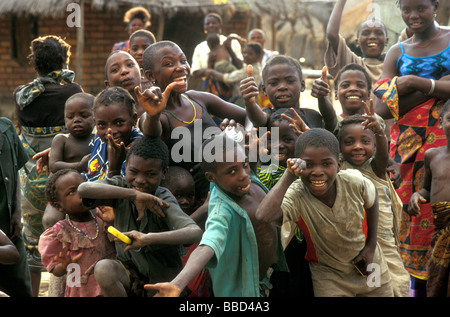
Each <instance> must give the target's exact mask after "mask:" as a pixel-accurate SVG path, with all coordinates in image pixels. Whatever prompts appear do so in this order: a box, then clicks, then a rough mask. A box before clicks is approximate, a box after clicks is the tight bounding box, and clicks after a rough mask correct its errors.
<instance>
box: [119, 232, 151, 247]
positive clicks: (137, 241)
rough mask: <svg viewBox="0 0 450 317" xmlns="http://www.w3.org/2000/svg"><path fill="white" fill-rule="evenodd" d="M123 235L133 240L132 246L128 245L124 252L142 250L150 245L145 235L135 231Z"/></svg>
mask: <svg viewBox="0 0 450 317" xmlns="http://www.w3.org/2000/svg"><path fill="white" fill-rule="evenodd" d="M123 234H124V235H126V236H127V237H128V238H130V239H131V244H128V245H127V246H126V247H125V249H124V250H123V251H124V252H127V251H129V250H131V249H140V248H142V247H145V246H146V245H147V244H149V243H148V242H146V241H145V236H146V235H147V234H145V233H142V232H139V231H136V230H133V231H129V232H123Z"/></svg>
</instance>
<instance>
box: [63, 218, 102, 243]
mask: <svg viewBox="0 0 450 317" xmlns="http://www.w3.org/2000/svg"><path fill="white" fill-rule="evenodd" d="M89 213H90V214H91V216H92V218H93V219H94V221H95V227H96V233H95V236H94V237H90V236H88V235H87V233H85V232H84V231H83V230H81V229H80V228H77V227H76V226H75V225H74V224H73V223H72V221H71V220H70V217H69V215H68V214H66V219H67V222H68V223H69V225H70V226H71V227H72V228H73V229H75V230H76V231H78V232H79V233H81V234H83V235H84V236H86V238H88V239H90V240H95V239H97V237H98V233H99V232H100V229H99V227H98V222H97V218H95V216H94V215H93V214H92V212H91V211H89Z"/></svg>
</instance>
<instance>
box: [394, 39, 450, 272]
mask: <svg viewBox="0 0 450 317" xmlns="http://www.w3.org/2000/svg"><path fill="white" fill-rule="evenodd" d="M399 45H400V48H401V50H402V55H401V56H400V58H399V60H398V62H397V69H398V72H399V76H405V75H416V76H421V77H425V78H430V79H435V80H437V79H440V78H442V77H443V76H445V75H448V74H450V45H449V46H448V47H447V48H446V49H445V50H443V51H442V52H440V53H438V54H436V55H433V56H425V57H411V56H408V55H406V54H405V52H404V48H403V46H402V44H401V43H400V44H399ZM444 102H445V101H443V100H437V99H435V98H430V99H429V100H427V101H426V102H424V103H423V104H421V105H418V106H417V107H415V108H414V109H412V110H410V111H409V112H408V113H407V114H405V115H404V116H403V117H398V108H397V110H393V109H391V112H393V115H394V117H396V116H397V117H396V118H398V119H397V120H396V122H395V124H394V125H393V126H392V128H391V138H392V142H391V146H390V155H391V157H392V158H393V159H394V160H395V161H396V162H397V163H399V165H400V168H401V175H402V178H403V183H402V185H401V187H400V188H398V189H397V193H398V195H399V196H400V199H401V200H402V202H403V210H406V207H407V204H408V202H409V199H410V197H411V195H412V194H413V193H414V192H416V191H418V190H419V189H420V188H421V187H422V184H423V177H424V155H425V151H426V150H427V149H429V148H433V147H440V146H444V145H445V144H446V139H445V135H444V133H443V131H442V129H440V128H439V116H440V113H441V111H442V106H443V104H444ZM433 232H434V225H433V217H432V215H431V208H430V204H423V205H421V214H420V215H419V216H415V217H410V216H409V215H408V214H407V213H405V212H403V213H402V220H401V225H400V240H401V241H400V254H401V256H402V259H403V262H404V264H405V267H406V269H407V270H408V271H409V273H410V274H411V275H412V276H414V277H416V278H419V279H423V280H424V279H426V278H427V268H426V266H427V263H428V260H429V257H430V250H431V245H430V243H431V237H432V234H433Z"/></svg>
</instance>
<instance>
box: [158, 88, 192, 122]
mask: <svg viewBox="0 0 450 317" xmlns="http://www.w3.org/2000/svg"><path fill="white" fill-rule="evenodd" d="M181 96H183V97H184V98H185V99H186V100H187V101H189V103H190V104H191V106H192V109H194V117H193V118H192V120H191V121H184V120H182V119H180V118H178V117H177V116H176V115H175V114H174V113H173V112H172V111H169V110H166V109H164V110H163V111H165V112H168V113H170V114H171V115H172V116H173V117H174V118H175V119H177V120H178V121H180V122H182V123H184V124H191V123H192V122H194V120H195V117H196V116H197V111H196V110H195V106H194V104H193V103H192V101H191V100H190V99H189V98H188V97H186V96H185V95H184V94H183V95H181Z"/></svg>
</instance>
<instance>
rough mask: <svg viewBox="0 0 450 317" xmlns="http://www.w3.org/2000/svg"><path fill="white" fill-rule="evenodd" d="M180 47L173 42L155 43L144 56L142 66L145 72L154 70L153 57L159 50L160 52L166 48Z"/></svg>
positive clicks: (146, 50) (147, 49)
mask: <svg viewBox="0 0 450 317" xmlns="http://www.w3.org/2000/svg"><path fill="white" fill-rule="evenodd" d="M175 46H178V45H177V44H176V43H175V42H172V41H159V42H156V43H153V44H152V45H150V46H149V47H147V48H146V49H145V51H144V55H143V56H142V66H143V68H144V71H147V70H152V69H153V67H152V66H153V55H154V54H155V52H156V51H157V50H160V49H162V48H164V47H175Z"/></svg>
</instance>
